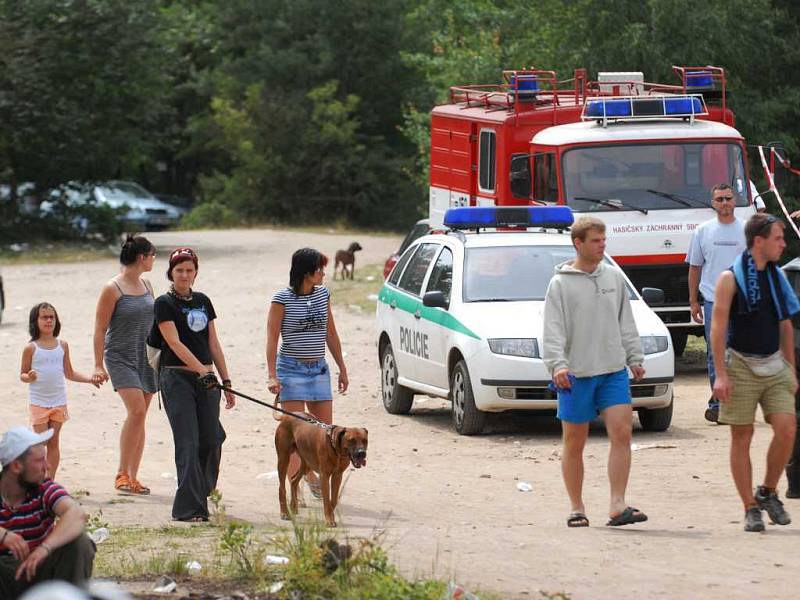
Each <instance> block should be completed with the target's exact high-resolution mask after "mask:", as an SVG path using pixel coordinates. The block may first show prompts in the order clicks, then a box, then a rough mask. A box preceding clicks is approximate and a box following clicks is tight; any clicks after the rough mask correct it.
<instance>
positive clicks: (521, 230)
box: [376, 206, 674, 435]
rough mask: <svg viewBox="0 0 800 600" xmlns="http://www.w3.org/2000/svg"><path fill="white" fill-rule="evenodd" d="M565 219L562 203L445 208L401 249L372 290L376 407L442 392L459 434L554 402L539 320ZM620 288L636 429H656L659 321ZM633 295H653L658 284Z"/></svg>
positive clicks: (666, 340) (661, 386)
mask: <svg viewBox="0 0 800 600" xmlns="http://www.w3.org/2000/svg"><path fill="white" fill-rule="evenodd" d="M572 222H573V216H572V212H571V211H570V209H569V208H568V207H564V206H541V207H539V206H525V207H501V208H497V207H469V208H452V209H450V210H448V211H447V213H446V215H445V223H444V224H445V227H446V230H445V231H444V232H443V233H434V234H431V235H426V236H424V237H422V238H419V239H418V240H416V241H415V242H414V243H413V244H412V245H411V246H409V248H408V249H407V250H406V251H405V253H403V255H402V256H401V257H400V260H399V261H398V262H397V264H396V265H395V267H394V269H393V270H392V272H391V274H390V276H389V278H388V279H387V280H386V282H385V283H384V285H383V287H382V288H381V290H380V292H379V294H378V303H377V311H376V312H377V334H378V354H379V359H380V367H381V391H382V396H383V405H384V407H385V408H386V410H387V411H388V412H390V413H392V414H405V413H408V412H409V411H410V410H411V406H412V404H413V401H414V396H415V395H417V394H424V395H428V396H433V397H441V398H448V399H449V400H451V402H452V420H453V425H454V427H455V429H456V431H457V432H458V433H460V434H464V435H469V434H476V433H480V431H481V430H482V428H483V426H484V423H485V420H486V416H487V413H493V412H501V411H507V410H520V409H522V410H540V409H551V410H552V409H554V408H556V396H555V394H554V393H553V392H552V391H551V390H550V389H548V384H549V383H550V376H549V374H548V372H547V369H546V367H545V365H544V363H543V362H542V359H541V354H540V352H541V337H542V330H543V326H542V325H543V324H542V318H543V312H544V297H545V292H546V290H547V285H548V283H549V281H550V279H551V277H552V276H553V273H554V269H555V266H556V265H558V264H560V263H562V262H564V261H567V260H571V259H572V258H573V257H574V256H575V250H574V248H573V246H572V241H571V239H570V235H569V232H568V231H567V230H568V227H569V226H570V225H571V224H572ZM606 260H607V261H608V262H609V263H610V264H612V265H613V266H614V267H615V268H619V267H618V266H617V265H616V263H614V262H613V261H612V260H611V258H610V257H606ZM626 281H628V280H627V278H626ZM628 287H629V292H630V299H631V300H630V301H631V307H632V309H633V315H634V319H635V321H636V326H637V328H638V330H639V334H640V336H641V339H642V346H643V349H644V352H645V362H644V367H645V370H646V375H645V379H643V380H641V381H638V382H633V381H631V392H632V396H633V406H634V408H635V409H638V413H639V421H640V423H641V425H642V427H643V428H644V429H646V430H651V431H664V430H666V429H667V428H668V427H669V425H670V422H671V420H672V382H673V377H674V353H673V349H672V345H671V342H670V337H669V333H668V331H667V328H666V326H665V325H664V323H663V322H662V321H661V319H659V318H658V316H656V314H655V313H654V312H653V311H652V310H651V309H650V308H649V307H648V305H647V303H646V302H645V300H644V299H643V298H642V296H640V295H639V294H638V293H637V292H636V290H635V289H634V288H633V286H632V285H631V284H630V281H628ZM642 293H643V294H644V296H645V299H646V300H647V302H649V303H651V304H657V303H658V302H659V300H660V301H661V302H663V292H662V291H661V290H658V289H655V288H645V289H644V290H643V291H642Z"/></svg>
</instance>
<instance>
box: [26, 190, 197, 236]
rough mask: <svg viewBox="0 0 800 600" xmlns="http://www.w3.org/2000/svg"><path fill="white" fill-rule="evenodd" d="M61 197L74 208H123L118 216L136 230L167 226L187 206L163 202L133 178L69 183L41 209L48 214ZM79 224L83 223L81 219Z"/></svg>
mask: <svg viewBox="0 0 800 600" xmlns="http://www.w3.org/2000/svg"><path fill="white" fill-rule="evenodd" d="M60 199H61V200H60ZM58 201H63V202H65V203H66V204H67V206H69V207H70V208H72V209H79V208H80V207H81V206H82V205H87V204H96V205H104V206H108V207H110V208H113V209H119V216H118V218H119V219H120V220H121V221H123V222H124V223H125V226H126V228H128V229H131V230H136V231H147V230H155V229H166V228H167V227H171V226H173V225H175V224H176V223H177V222H178V221H179V220H180V218H181V217H182V216H183V215H184V214H185V213H186V209H184V208H179V207H177V206H172V205H171V204H167V203H166V202H162V201H161V200H159V199H158V198H156V197H155V196H154V195H153V194H151V193H150V192H148V191H147V190H146V189H145V188H143V187H142V186H141V185H139V184H138V183H135V182H133V181H106V182H103V183H97V184H75V183H69V184H65V185H63V186H61V187H60V188H58V189H57V190H54V191H53V192H52V193H51V200H48V201H46V202H42V204H41V206H40V210H41V211H42V213H44V214H48V213H52V212H53V210H54V207H55V204H56V203H57V202H58ZM75 224H76V226H77V227H81V223H80V220H78V221H77V222H76V223H75Z"/></svg>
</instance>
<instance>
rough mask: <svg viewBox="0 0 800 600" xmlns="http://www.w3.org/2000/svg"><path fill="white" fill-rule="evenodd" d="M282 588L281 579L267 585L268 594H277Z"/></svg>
mask: <svg viewBox="0 0 800 600" xmlns="http://www.w3.org/2000/svg"><path fill="white" fill-rule="evenodd" d="M282 589H283V582H282V581H276V582H275V583H273V584H272V585H271V586H269V593H270V594H277V593H278V592H280V591H281V590H282Z"/></svg>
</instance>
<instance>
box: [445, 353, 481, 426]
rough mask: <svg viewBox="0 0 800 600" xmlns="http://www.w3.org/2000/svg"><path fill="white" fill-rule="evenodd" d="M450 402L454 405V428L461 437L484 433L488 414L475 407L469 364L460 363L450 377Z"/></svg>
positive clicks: (461, 361)
mask: <svg viewBox="0 0 800 600" xmlns="http://www.w3.org/2000/svg"><path fill="white" fill-rule="evenodd" d="M450 401H451V402H452V403H453V408H452V417H453V427H455V430H456V431H457V432H458V433H459V434H461V435H475V434H476V433H480V432H481V431H483V426H484V424H485V423H486V413H485V412H483V411H482V410H478V408H477V407H476V406H475V396H474V395H473V393H472V382H471V381H470V378H469V371H468V370H467V363H465V362H464V361H463V360H460V361H458V363H457V364H456V366H455V368H454V369H453V373H452V374H451V375H450Z"/></svg>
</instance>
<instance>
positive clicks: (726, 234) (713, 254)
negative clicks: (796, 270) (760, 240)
mask: <svg viewBox="0 0 800 600" xmlns="http://www.w3.org/2000/svg"><path fill="white" fill-rule="evenodd" d="M711 206H712V207H713V209H714V211H715V212H716V213H717V216H716V217H715V218H713V219H710V220H708V221H706V222H705V223H703V224H702V225H700V226H699V227H698V228H697V229H695V230H694V233H693V234H692V240H691V242H689V251H688V252H687V254H686V262H687V263H689V306H690V307H691V311H692V319H693V320H694V321H695V322H697V323H703V325H704V328H705V334H706V362H707V364H708V379H709V383H710V384H711V389H712V394H711V397H710V398H709V400H708V407H707V408H706V412H705V417H706V420H708V421H711V422H712V423H716V422H717V419H718V418H719V402H718V401H717V399H716V398H714V395H713V389H714V380H715V373H714V357H713V355H712V352H711V332H710V330H711V311H712V309H713V307H714V287H715V284H716V282H717V278H718V277H719V275H720V273H722V272H723V271H724V270H725V269H727V268H728V267H730V266H731V265H732V264H733V261H734V259H735V258H736V257H737V256H738V255H739V254H741V253H742V252H744V250H745V249H746V244H745V239H744V222H742V221H741V220H739V219H737V218H736V216H735V214H734V212H733V211H734V208H735V207H736V196H735V194H734V192H733V189H732V188H731V186H729V185H728V184H727V183H719V184H717V185H715V186H714V187H713V188H711ZM700 295H702V298H703V303H702V305H701V303H700Z"/></svg>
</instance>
